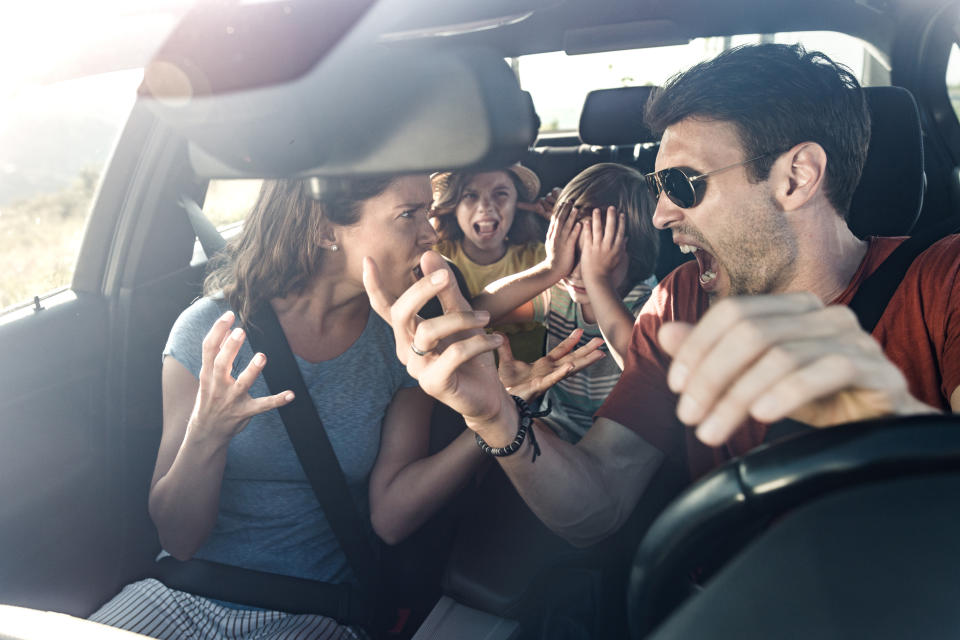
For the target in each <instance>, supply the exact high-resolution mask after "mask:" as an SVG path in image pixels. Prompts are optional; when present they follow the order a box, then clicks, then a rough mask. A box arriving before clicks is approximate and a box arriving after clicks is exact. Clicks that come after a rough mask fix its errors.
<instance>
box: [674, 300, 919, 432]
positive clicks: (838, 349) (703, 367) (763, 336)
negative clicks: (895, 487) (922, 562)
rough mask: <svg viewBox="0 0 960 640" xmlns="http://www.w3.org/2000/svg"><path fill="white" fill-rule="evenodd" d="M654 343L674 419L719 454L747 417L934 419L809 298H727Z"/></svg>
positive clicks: (890, 370)
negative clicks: (663, 359) (664, 356)
mask: <svg viewBox="0 0 960 640" xmlns="http://www.w3.org/2000/svg"><path fill="white" fill-rule="evenodd" d="M658 339H659V340H660V344H661V345H662V346H663V348H664V349H665V350H666V351H667V352H668V353H669V354H671V355H672V356H673V362H672V363H671V365H670V369H669V372H668V376H667V383H668V384H669V386H670V389H671V390H673V391H674V392H675V393H678V394H680V399H679V403H678V404H677V417H678V418H679V419H680V421H681V422H683V423H685V424H687V425H690V426H694V425H696V426H697V437H698V438H700V440H702V441H703V442H704V443H705V444H707V445H710V446H720V445H721V444H723V443H724V442H726V441H727V440H728V439H729V438H730V436H731V435H732V434H733V433H734V432H735V431H736V430H737V429H738V428H739V427H740V426H741V425H742V424H743V423H744V421H745V420H746V419H747V417H748V416H752V417H753V418H755V419H756V420H759V421H761V422H767V423H769V422H775V421H777V420H781V419H783V418H793V419H795V420H799V421H801V422H805V423H807V424H810V425H813V426H817V427H824V426H832V425H835V424H841V423H844V422H851V421H854V420H865V419H868V418H873V417H877V416H881V415H890V414H895V415H909V414H916V413H931V412H935V411H936V410H935V409H933V408H932V407H929V406H927V405H925V404H923V403H922V402H920V401H919V400H917V399H916V398H914V397H913V396H912V395H910V391H909V389H908V388H907V382H906V379H905V378H904V376H903V374H902V373H901V372H900V370H899V369H898V368H897V367H896V365H894V364H893V363H892V362H890V360H888V359H887V357H886V355H884V353H883V350H882V349H881V348H880V345H879V344H878V343H877V342H876V340H874V339H873V337H871V336H870V335H868V334H867V333H866V332H864V331H863V329H861V327H860V325H859V323H858V322H857V319H856V316H855V315H854V314H853V312H852V311H850V309H849V308H847V307H845V306H841V305H834V306H830V307H824V305H823V303H822V302H821V301H820V300H819V299H818V298H817V297H816V296H814V295H812V294H809V293H791V294H784V295H768V296H748V297H742V298H729V299H726V300H722V301H720V302H719V303H717V304H715V305H713V306H711V308H710V310H709V311H708V312H707V313H706V314H705V315H704V317H703V318H702V319H701V320H700V322H699V323H697V324H696V325H695V326H691V325H689V324H686V323H680V322H672V323H667V324H665V325H664V326H663V327H661V329H660V332H659V334H658Z"/></svg>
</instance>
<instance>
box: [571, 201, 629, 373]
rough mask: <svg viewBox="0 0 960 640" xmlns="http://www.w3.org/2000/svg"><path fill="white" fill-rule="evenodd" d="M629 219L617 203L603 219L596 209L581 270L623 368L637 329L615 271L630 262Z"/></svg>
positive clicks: (583, 239)
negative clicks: (626, 218) (627, 230)
mask: <svg viewBox="0 0 960 640" xmlns="http://www.w3.org/2000/svg"><path fill="white" fill-rule="evenodd" d="M626 227H627V225H626V220H625V219H624V216H623V214H622V213H617V210H616V208H615V207H609V208H608V209H607V215H606V220H605V222H604V221H601V219H600V210H599V209H594V211H593V214H592V216H591V218H590V219H589V220H588V222H587V223H586V224H584V225H583V231H582V232H581V236H580V270H581V273H582V274H583V283H584V285H585V286H586V288H587V295H588V296H590V305H591V306H592V307H593V314H594V315H595V316H596V318H597V324H598V325H599V326H600V333H601V334H602V335H603V339H604V341H605V342H606V343H607V349H608V350H609V351H610V355H611V356H613V360H614V362H616V363H617V366H618V367H620V369H621V370H622V369H623V361H624V357H625V356H626V354H627V349H628V348H629V346H630V336H631V334H632V333H633V323H634V317H633V314H631V313H630V311H629V310H628V309H627V308H626V307H625V306H624V304H623V299H622V298H621V297H620V294H619V293H618V292H617V290H616V284H615V283H614V282H613V274H614V272H616V271H617V269H618V267H621V265H622V266H626V265H625V263H624V262H623V261H626V260H629V258H628V257H627V252H626V235H625V232H626Z"/></svg>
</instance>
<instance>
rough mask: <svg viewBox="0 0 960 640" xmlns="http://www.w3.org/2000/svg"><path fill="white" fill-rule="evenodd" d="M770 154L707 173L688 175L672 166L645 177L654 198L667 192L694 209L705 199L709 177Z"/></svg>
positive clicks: (682, 203) (671, 197) (674, 202)
mask: <svg viewBox="0 0 960 640" xmlns="http://www.w3.org/2000/svg"><path fill="white" fill-rule="evenodd" d="M769 155H771V152H768V153H764V154H762V155H759V156H757V157H756V158H750V159H749V160H744V161H743V162H738V163H736V164H731V165H729V166H726V167H722V168H720V169H714V170H713V171H708V172H707V173H694V174H692V175H687V174H686V173H684V171H683V169H678V168H676V167H671V168H669V169H661V170H660V171H654V172H653V173H648V174H646V175H645V176H644V178H646V179H647V187H648V188H649V189H650V191H651V192H652V193H653V199H654V200H659V199H660V194H661V193H665V194H666V195H667V197H668V198H670V202H672V203H673V204H675V205H677V206H678V207H680V208H681V209H692V208H693V207H695V206H697V205H698V204H700V201H701V200H703V193H704V191H706V189H707V183H706V179H707V178H709V177H710V176H714V175H716V174H718V173H721V172H723V171H726V170H728V169H734V168H736V167H742V166H743V165H745V164H750V163H751V162H756V161H757V160H759V159H760V158H766V157H767V156H769Z"/></svg>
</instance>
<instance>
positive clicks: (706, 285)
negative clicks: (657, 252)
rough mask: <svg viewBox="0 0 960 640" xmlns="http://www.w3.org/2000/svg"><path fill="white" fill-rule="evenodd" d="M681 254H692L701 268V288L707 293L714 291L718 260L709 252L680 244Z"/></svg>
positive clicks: (690, 245) (694, 246)
mask: <svg viewBox="0 0 960 640" xmlns="http://www.w3.org/2000/svg"><path fill="white" fill-rule="evenodd" d="M677 246H678V247H680V253H687V254H689V253H692V254H693V257H694V258H696V259H697V266H698V267H700V286H701V287H702V288H703V289H704V290H705V291H713V290H714V289H715V288H716V285H717V282H716V281H717V268H718V265H717V259H716V258H714V257H713V254H711V253H710V252H709V251H706V250H704V249H702V248H701V247H698V246H696V245H692V244H678V245H677Z"/></svg>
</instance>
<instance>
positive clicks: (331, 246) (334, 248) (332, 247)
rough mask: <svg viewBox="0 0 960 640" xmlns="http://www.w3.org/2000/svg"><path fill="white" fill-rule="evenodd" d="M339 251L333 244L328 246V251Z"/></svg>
mask: <svg viewBox="0 0 960 640" xmlns="http://www.w3.org/2000/svg"><path fill="white" fill-rule="evenodd" d="M339 250H340V247H338V246H337V245H335V244H332V245H330V251H339Z"/></svg>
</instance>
